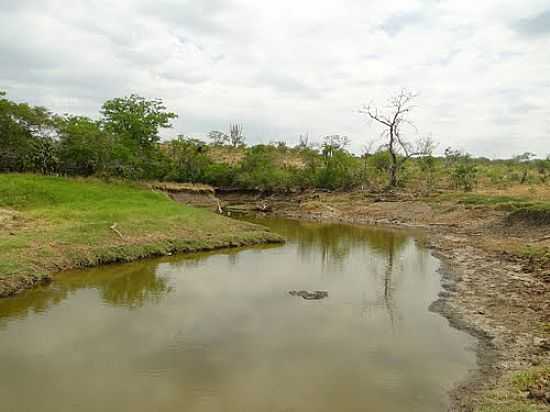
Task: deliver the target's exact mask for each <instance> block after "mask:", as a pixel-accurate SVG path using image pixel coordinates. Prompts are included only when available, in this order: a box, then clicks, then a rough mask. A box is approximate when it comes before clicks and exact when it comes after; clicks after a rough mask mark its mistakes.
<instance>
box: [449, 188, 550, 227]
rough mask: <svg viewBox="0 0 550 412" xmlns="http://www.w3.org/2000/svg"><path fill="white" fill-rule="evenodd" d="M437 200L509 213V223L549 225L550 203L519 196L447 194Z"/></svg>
mask: <svg viewBox="0 0 550 412" xmlns="http://www.w3.org/2000/svg"><path fill="white" fill-rule="evenodd" d="M438 200H440V201H441V200H447V201H448V200H451V201H455V202H457V203H460V204H463V205H465V206H466V207H491V208H494V209H496V210H503V211H507V212H510V214H509V216H508V221H509V223H514V222H522V223H529V224H544V225H547V224H550V201H541V200H531V199H527V198H525V197H520V196H491V195H484V194H479V193H448V194H444V195H440V196H439V197H438Z"/></svg>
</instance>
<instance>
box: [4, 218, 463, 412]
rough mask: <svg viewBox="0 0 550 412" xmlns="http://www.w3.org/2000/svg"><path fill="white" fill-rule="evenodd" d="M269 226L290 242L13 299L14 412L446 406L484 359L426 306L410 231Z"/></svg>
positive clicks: (421, 257) (76, 275) (107, 270)
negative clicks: (302, 293)
mask: <svg viewBox="0 0 550 412" xmlns="http://www.w3.org/2000/svg"><path fill="white" fill-rule="evenodd" d="M259 223H263V224H266V225H268V226H270V227H271V228H272V229H273V230H275V231H277V232H279V233H281V234H282V235H283V236H285V237H286V238H287V239H288V243H287V244H286V245H283V246H272V247H259V248H254V249H247V250H230V251H224V252H216V253H202V254H196V255H192V256H178V257H171V258H164V259H157V260H149V261H143V262H139V263H134V264H129V265H113V266H108V267H103V268H98V269H94V270H88V271H76V272H71V273H67V274H65V275H63V276H62V277H61V278H60V279H59V280H58V281H56V282H55V283H54V284H53V285H51V286H50V287H46V288H42V289H38V290H34V291H31V292H29V293H27V294H25V295H23V296H20V297H18V298H15V299H7V300H3V301H0V364H1V365H2V368H1V369H0V399H2V402H3V404H2V406H3V408H4V409H3V410H6V411H17V412H20V411H27V410H28V411H34V410H40V411H41V412H50V411H51V412H54V411H55V412H65V411H71V412H72V411H79V412H82V411H97V410H101V411H107V412H110V411H113V412H114V411H117V412H118V411H121V410H123V411H126V410H128V411H129V410H131V411H132V412H146V411H166V412H172V411H180V410H185V411H191V412H195V411H196V412H203V411H204V412H207V411H213V410H224V411H227V412H241V411H291V410H292V411H305V412H314V411H315V412H323V411H327V412H328V411H334V410H346V411H347V410H373V411H385V412H386V411H388V412H393V411H395V412H397V411H403V410H407V411H418V412H420V411H422V412H430V411H439V410H444V409H445V406H446V395H445V391H446V389H447V388H448V387H449V386H450V385H451V384H452V383H453V382H455V381H456V380H458V379H460V378H461V377H463V376H464V374H465V373H466V371H467V369H468V368H469V367H472V366H473V365H474V356H473V354H471V353H468V352H466V351H465V350H464V347H465V346H467V345H471V340H470V339H469V338H468V337H467V336H465V335H463V334H462V333H460V332H458V331H455V330H453V329H451V328H449V326H448V324H447V322H446V321H445V319H443V318H441V317H439V316H437V315H435V314H432V313H430V312H428V310H427V308H428V306H429V304H430V303H431V302H432V301H433V300H434V299H435V297H436V295H437V293H438V291H439V290H440V287H439V278H438V276H437V274H436V273H435V271H436V269H437V267H438V262H437V261H436V260H435V259H433V258H432V257H431V256H430V255H429V253H428V251H425V250H423V249H420V248H418V247H417V246H416V244H415V242H414V239H413V237H412V236H411V235H410V234H409V233H406V232H401V231H385V230H382V229H378V228H362V227H354V226H346V225H321V224H315V223H300V222H292V221H286V220H277V219H269V220H261V221H259ZM300 289H306V290H327V291H328V292H329V297H328V298H327V299H323V300H322V301H305V300H303V299H296V298H294V297H292V296H289V294H288V291H289V290H300Z"/></svg>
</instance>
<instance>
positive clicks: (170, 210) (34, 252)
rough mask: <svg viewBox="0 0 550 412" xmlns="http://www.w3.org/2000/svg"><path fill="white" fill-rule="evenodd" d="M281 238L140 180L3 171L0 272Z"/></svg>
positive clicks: (64, 266)
mask: <svg viewBox="0 0 550 412" xmlns="http://www.w3.org/2000/svg"><path fill="white" fill-rule="evenodd" d="M114 224H116V225H117V226H116V228H117V230H119V231H120V232H121V233H122V235H123V238H121V237H119V235H118V234H117V233H116V232H115V231H114V230H112V229H111V226H112V225H114ZM277 241H281V239H280V237H278V236H277V235H275V234H273V233H270V232H268V231H267V229H265V228H263V227H261V226H257V225H252V224H249V223H245V222H239V221H235V220H232V219H228V218H225V217H222V216H219V215H215V214H213V213H211V212H209V211H206V210H202V209H196V208H192V207H188V206H184V205H181V204H178V203H176V202H174V201H172V200H170V199H169V198H168V197H167V196H166V195H165V194H163V193H158V192H154V191H152V190H151V189H146V188H144V187H142V186H139V185H137V184H130V183H123V182H115V183H106V182H102V181H100V180H95V179H65V178H60V177H49V176H36V175H28V174H0V278H1V277H8V276H14V275H15V276H18V275H32V274H38V275H41V274H50V273H53V272H56V271H58V270H63V269H68V268H74V267H83V266H92V265H97V264H100V263H108V262H117V261H131V260H135V259H138V258H141V257H146V256H156V255H164V254H168V253H173V252H179V251H197V250H209V249H214V248H220V247H226V246H227V247H229V246H246V245H250V244H255V243H267V242H277Z"/></svg>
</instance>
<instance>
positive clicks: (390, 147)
mask: <svg viewBox="0 0 550 412" xmlns="http://www.w3.org/2000/svg"><path fill="white" fill-rule="evenodd" d="M415 97H416V95H415V94H413V93H410V92H408V91H406V90H402V91H401V92H400V93H398V94H397V95H396V96H394V97H392V98H391V99H390V101H389V104H388V105H387V106H384V107H382V108H379V107H375V106H372V105H369V106H364V107H363V108H362V109H361V110H360V112H361V113H363V114H366V115H367V116H368V117H369V118H370V119H371V120H374V121H375V122H376V123H378V124H380V125H382V126H383V127H384V131H383V132H382V137H383V138H384V139H385V140H386V141H387V143H385V144H384V145H383V146H382V147H383V148H384V149H386V150H387V151H388V153H389V155H390V167H389V175H390V176H389V177H390V182H389V185H390V187H396V186H397V184H398V178H399V171H400V170H401V168H402V167H403V164H404V163H405V162H406V161H407V160H409V159H410V158H412V157H420V156H427V155H429V154H431V152H432V151H433V149H434V147H435V145H434V142H433V140H432V138H431V137H426V138H420V139H417V140H416V141H415V142H410V141H409V140H407V139H406V138H405V137H404V136H403V126H404V125H407V124H408V125H410V126H413V127H414V124H413V123H412V122H411V121H410V120H409V119H408V115H409V113H410V112H411V111H412V110H413V108H414V105H413V101H414V99H415Z"/></svg>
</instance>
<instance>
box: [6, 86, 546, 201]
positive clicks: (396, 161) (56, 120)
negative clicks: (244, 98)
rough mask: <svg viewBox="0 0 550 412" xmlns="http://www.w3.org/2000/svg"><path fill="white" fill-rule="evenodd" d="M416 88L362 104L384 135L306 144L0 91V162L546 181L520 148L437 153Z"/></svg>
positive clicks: (35, 169)
mask: <svg viewBox="0 0 550 412" xmlns="http://www.w3.org/2000/svg"><path fill="white" fill-rule="evenodd" d="M414 97H415V96H414V95H412V94H410V93H407V92H401V93H399V94H398V95H396V96H395V97H394V98H392V99H391V100H390V102H389V104H388V105H387V106H384V107H373V106H366V107H364V108H363V109H362V110H361V112H362V113H364V114H365V115H366V116H367V117H368V118H369V119H371V120H372V121H374V122H376V123H378V124H379V125H381V126H382V128H383V133H382V136H381V138H382V142H383V143H382V144H381V145H379V146H378V147H376V148H373V147H372V145H371V146H369V147H367V148H365V150H364V152H363V153H362V154H361V155H355V154H353V153H351V152H350V151H349V139H348V138H347V137H345V136H342V135H330V136H325V137H323V138H322V139H321V142H320V143H319V144H312V143H311V142H310V139H309V137H308V136H307V135H304V136H300V142H299V144H297V145H296V146H294V147H290V146H288V145H287V144H286V143H285V142H284V141H276V142H273V143H270V144H260V145H253V146H247V145H246V138H245V134H244V127H243V125H242V124H239V123H234V124H232V125H230V127H229V129H228V131H227V133H226V132H225V131H217V130H213V131H211V132H209V133H208V139H209V142H208V143H206V142H203V141H201V140H198V139H193V138H190V137H186V136H183V135H180V136H177V137H175V138H173V139H169V140H167V141H164V142H162V141H161V138H160V135H159V132H160V130H161V129H165V128H170V127H171V126H172V121H173V120H174V119H176V118H177V115H176V114H175V113H173V112H170V111H169V110H168V109H167V107H166V106H165V105H164V103H163V102H162V100H160V99H146V98H143V97H141V96H138V95H135V94H133V95H130V96H127V97H120V98H115V99H111V100H108V101H106V102H105V103H104V104H103V105H102V107H101V110H100V113H99V119H97V120H94V119H91V118H89V117H85V116H77V115H71V114H66V115H57V114H53V113H51V112H50V111H48V110H47V109H46V108H43V107H37V106H32V105H30V104H28V103H16V102H14V101H11V100H9V99H8V98H7V97H6V94H5V93H3V92H0V171H2V172H32V173H42V174H58V175H67V176H97V177H103V178H106V177H113V178H124V179H136V180H166V181H176V182H193V183H207V184H211V185H214V186H229V187H237V188H242V189H255V190H269V191H278V190H304V189H309V188H319V189H328V190H351V189H357V188H368V189H372V188H388V187H390V188H391V187H394V188H395V187H399V186H401V187H404V186H408V187H410V188H412V189H415V190H423V191H432V190H435V189H438V188H451V189H460V190H465V191H468V190H472V189H473V188H474V187H475V186H476V185H477V184H478V182H479V181H480V180H483V181H485V182H489V183H490V184H497V185H498V184H507V183H509V182H514V181H517V182H518V183H529V182H530V183H532V182H541V183H546V182H549V181H550V179H549V178H550V160H548V159H545V160H543V159H533V155H532V154H531V153H525V154H522V155H519V156H517V157H516V158H514V159H509V160H502V161H490V160H488V159H479V158H477V159H476V158H473V157H472V156H470V155H469V154H467V153H462V152H460V151H457V150H454V149H452V148H448V149H446V150H445V155H444V156H439V157H437V156H434V155H433V153H432V152H433V150H434V148H435V144H434V142H433V140H432V139H431V138H429V137H424V138H420V139H417V140H416V141H411V140H409V139H407V138H406V136H405V134H406V133H405V132H404V126H406V125H409V124H411V121H410V119H409V115H410V113H411V111H412V109H413V104H412V103H413V101H414Z"/></svg>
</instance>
